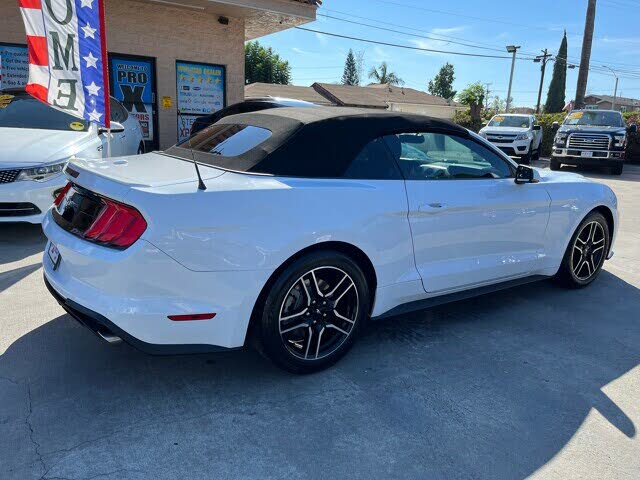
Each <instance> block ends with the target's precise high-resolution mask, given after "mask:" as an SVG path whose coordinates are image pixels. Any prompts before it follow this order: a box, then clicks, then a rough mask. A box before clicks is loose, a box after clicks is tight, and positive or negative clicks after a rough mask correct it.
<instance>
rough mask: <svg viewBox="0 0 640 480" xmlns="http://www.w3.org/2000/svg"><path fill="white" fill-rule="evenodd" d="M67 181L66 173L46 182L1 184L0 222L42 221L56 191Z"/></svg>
mask: <svg viewBox="0 0 640 480" xmlns="http://www.w3.org/2000/svg"><path fill="white" fill-rule="evenodd" d="M66 183H67V179H66V178H65V177H64V175H58V176H56V177H54V178H52V179H50V180H48V181H46V182H34V181H14V182H11V183H3V184H0V222H28V223H40V222H42V219H43V218H44V215H45V212H46V211H47V210H48V209H49V207H51V205H52V204H53V200H54V193H55V192H57V191H58V190H59V189H60V188H62V187H64V185H65V184H66Z"/></svg>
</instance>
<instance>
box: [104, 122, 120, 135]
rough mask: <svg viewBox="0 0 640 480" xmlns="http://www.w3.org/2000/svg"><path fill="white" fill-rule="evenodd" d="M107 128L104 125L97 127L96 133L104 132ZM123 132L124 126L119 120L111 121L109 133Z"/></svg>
mask: <svg viewBox="0 0 640 480" xmlns="http://www.w3.org/2000/svg"><path fill="white" fill-rule="evenodd" d="M108 131H109V130H107V129H106V128H105V127H100V128H98V135H102V134H103V133H104V134H106V133H107V132H108ZM122 132H124V126H123V125H122V124H121V123H119V122H111V133H122Z"/></svg>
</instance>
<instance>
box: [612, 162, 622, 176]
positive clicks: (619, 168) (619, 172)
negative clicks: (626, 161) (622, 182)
mask: <svg viewBox="0 0 640 480" xmlns="http://www.w3.org/2000/svg"><path fill="white" fill-rule="evenodd" d="M623 168H624V165H623V164H622V163H620V164H618V165H615V166H613V167H609V171H610V172H611V175H622V169H623Z"/></svg>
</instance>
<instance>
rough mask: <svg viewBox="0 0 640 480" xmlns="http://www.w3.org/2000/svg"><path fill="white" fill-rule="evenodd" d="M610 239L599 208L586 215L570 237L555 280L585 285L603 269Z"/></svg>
mask: <svg viewBox="0 0 640 480" xmlns="http://www.w3.org/2000/svg"><path fill="white" fill-rule="evenodd" d="M610 241H611V238H610V232H609V225H608V224H607V220H606V219H605V218H604V217H603V216H602V214H601V213H599V212H591V213H590V214H589V215H587V216H586V217H585V219H584V220H582V222H580V225H578V228H577V229H576V231H575V232H574V234H573V236H572V237H571V241H570V242H569V246H568V247H567V250H566V252H565V254H564V257H563V259H562V264H561V265H560V270H558V273H557V274H556V276H555V279H556V281H557V282H558V283H559V284H560V285H562V286H564V287H567V288H584V287H586V286H587V285H589V284H590V283H591V282H593V281H594V280H595V279H596V278H597V276H598V275H599V274H600V271H601V270H602V265H603V264H604V261H605V259H606V257H607V253H608V252H609V243H610Z"/></svg>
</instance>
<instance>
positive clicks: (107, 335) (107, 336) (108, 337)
mask: <svg viewBox="0 0 640 480" xmlns="http://www.w3.org/2000/svg"><path fill="white" fill-rule="evenodd" d="M96 333H97V334H98V335H99V336H100V338H102V339H103V340H104V341H105V342H107V343H110V344H112V345H113V344H116V343H120V342H122V339H121V338H120V337H118V336H117V335H114V334H113V333H111V332H101V331H100V330H98V331H97V332H96Z"/></svg>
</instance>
